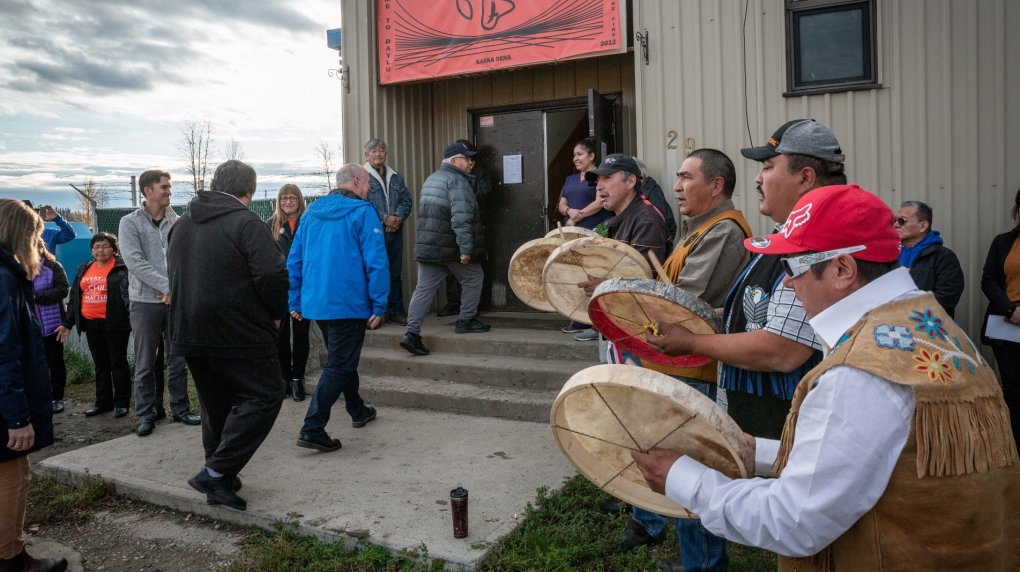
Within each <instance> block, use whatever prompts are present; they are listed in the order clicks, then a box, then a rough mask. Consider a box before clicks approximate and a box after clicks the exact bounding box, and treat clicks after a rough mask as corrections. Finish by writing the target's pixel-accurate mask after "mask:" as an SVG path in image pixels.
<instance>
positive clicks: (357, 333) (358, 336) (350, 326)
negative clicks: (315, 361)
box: [301, 318, 368, 435]
mask: <svg viewBox="0 0 1020 572" xmlns="http://www.w3.org/2000/svg"><path fill="white" fill-rule="evenodd" d="M319 324H320V325H321V326H322V328H323V329H324V330H325V331H326V347H327V350H328V353H329V360H328V361H327V362H326V366H325V367H323V368H322V376H321V377H319V384H318V385H317V386H315V394H313V395H312V402H311V403H309V404H308V413H307V414H306V415H305V423H304V426H302V427H301V433H304V434H308V435H314V434H316V433H324V432H325V431H326V424H327V423H329V412H330V409H332V408H333V404H334V403H336V402H337V400H338V399H340V396H341V395H343V397H344V401H345V404H346V408H347V414H348V415H350V416H351V419H355V420H357V419H361V418H363V417H364V416H365V401H364V400H362V399H361V395H359V394H358V386H359V385H360V379H359V378H358V361H360V359H361V346H362V345H363V344H364V343H365V329H366V328H367V326H368V322H367V320H365V319H364V318H355V319H350V320H319Z"/></svg>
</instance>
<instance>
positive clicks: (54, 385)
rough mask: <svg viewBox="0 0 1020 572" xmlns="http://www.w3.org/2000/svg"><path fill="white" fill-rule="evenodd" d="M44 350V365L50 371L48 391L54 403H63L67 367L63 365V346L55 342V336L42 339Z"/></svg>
mask: <svg viewBox="0 0 1020 572" xmlns="http://www.w3.org/2000/svg"><path fill="white" fill-rule="evenodd" d="M43 348H45V350H46V365H47V366H49V369H50V389H51V390H52V391H53V400H54V401H63V399H64V387H66V386H67V366H65V365H64V344H62V343H60V342H58V341H57V334H52V335H49V336H46V337H45V338H43Z"/></svg>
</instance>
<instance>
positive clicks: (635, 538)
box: [620, 518, 659, 550]
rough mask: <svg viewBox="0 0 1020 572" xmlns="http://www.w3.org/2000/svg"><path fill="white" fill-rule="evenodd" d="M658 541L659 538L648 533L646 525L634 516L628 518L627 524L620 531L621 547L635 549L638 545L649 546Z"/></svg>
mask: <svg viewBox="0 0 1020 572" xmlns="http://www.w3.org/2000/svg"><path fill="white" fill-rule="evenodd" d="M658 541H659V539H658V538H655V537H654V536H652V535H650V534H648V531H646V530H645V527H643V526H641V524H640V523H639V522H638V521H636V520H634V519H633V518H629V519H627V524H626V526H625V528H624V529H623V532H622V533H620V548H623V549H624V550H634V549H635V548H637V547H638V546H648V545H651V544H655V543H656V542H658Z"/></svg>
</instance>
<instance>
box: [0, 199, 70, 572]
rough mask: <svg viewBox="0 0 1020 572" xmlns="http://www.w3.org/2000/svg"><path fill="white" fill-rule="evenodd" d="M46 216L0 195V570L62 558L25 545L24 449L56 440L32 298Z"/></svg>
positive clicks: (46, 565)
mask: <svg viewBox="0 0 1020 572" xmlns="http://www.w3.org/2000/svg"><path fill="white" fill-rule="evenodd" d="M42 231H43V220H42V218H40V217H39V215H38V214H36V213H35V212H34V211H33V210H32V209H31V208H29V207H28V205H25V204H24V203H22V202H21V201H18V200H14V199H0V316H3V317H4V319H3V320H0V570H38V571H51V572H52V571H58V572H59V571H61V570H65V569H66V568H67V560H64V559H63V558H56V559H51V560H36V559H35V558H32V557H31V556H29V555H28V554H27V553H26V552H25V535H24V532H23V531H24V529H25V508H26V507H27V506H28V483H29V481H30V480H31V478H32V471H31V468H30V466H29V461H28V455H29V453H33V452H35V451H38V450H39V449H42V448H43V447H47V446H49V445H52V444H53V411H52V409H51V404H50V397H51V396H50V384H49V373H48V372H47V371H46V357H45V355H44V354H45V350H44V349H43V337H42V330H41V329H40V327H39V320H38V318H37V317H36V315H35V308H34V306H35V304H34V302H33V301H32V298H33V293H32V279H33V278H35V276H36V274H37V273H38V272H39V267H40V262H39V249H40V248H45V247H44V246H43V241H42Z"/></svg>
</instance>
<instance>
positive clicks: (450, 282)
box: [446, 274, 461, 308]
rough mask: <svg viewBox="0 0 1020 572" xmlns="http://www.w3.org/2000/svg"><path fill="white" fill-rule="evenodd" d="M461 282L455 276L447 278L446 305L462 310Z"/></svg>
mask: <svg viewBox="0 0 1020 572" xmlns="http://www.w3.org/2000/svg"><path fill="white" fill-rule="evenodd" d="M460 290H461V288H460V282H457V277H456V276H454V275H453V274H451V275H449V276H447V277H446V305H447V306H453V307H454V308H460Z"/></svg>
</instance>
